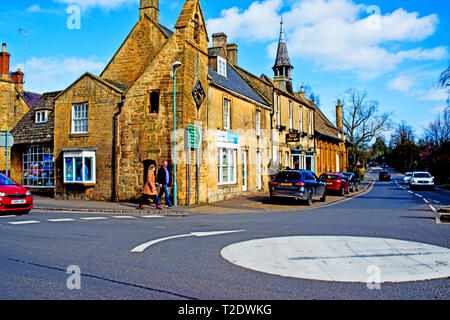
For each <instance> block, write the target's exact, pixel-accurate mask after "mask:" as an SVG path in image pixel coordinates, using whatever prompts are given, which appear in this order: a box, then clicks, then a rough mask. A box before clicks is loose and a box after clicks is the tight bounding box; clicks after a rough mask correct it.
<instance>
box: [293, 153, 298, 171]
mask: <svg viewBox="0 0 450 320" xmlns="http://www.w3.org/2000/svg"><path fill="white" fill-rule="evenodd" d="M291 159H292V164H291V168H292V169H294V170H300V156H299V155H293V156H292V157H291Z"/></svg>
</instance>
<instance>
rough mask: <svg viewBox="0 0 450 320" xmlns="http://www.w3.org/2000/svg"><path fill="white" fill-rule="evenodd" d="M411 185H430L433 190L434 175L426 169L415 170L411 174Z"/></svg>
mask: <svg viewBox="0 0 450 320" xmlns="http://www.w3.org/2000/svg"><path fill="white" fill-rule="evenodd" d="M409 187H410V189H415V188H419V187H428V188H430V189H432V190H433V189H434V177H432V176H431V174H430V173H428V172H426V171H415V172H414V173H413V174H412V176H411V180H410V181H409Z"/></svg>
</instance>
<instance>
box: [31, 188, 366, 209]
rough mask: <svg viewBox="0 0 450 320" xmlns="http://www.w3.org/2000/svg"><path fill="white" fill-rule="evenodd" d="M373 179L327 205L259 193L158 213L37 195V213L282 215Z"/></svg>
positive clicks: (111, 203)
mask: <svg viewBox="0 0 450 320" xmlns="http://www.w3.org/2000/svg"><path fill="white" fill-rule="evenodd" d="M371 182H372V180H368V181H363V182H361V189H360V191H359V192H355V193H351V194H350V195H346V196H345V197H339V196H334V195H329V196H328V198H327V202H325V203H322V202H319V201H314V203H313V205H312V206H311V207H307V206H304V205H302V204H299V203H298V202H295V201H283V202H282V201H280V202H279V203H271V202H270V198H269V194H259V195H252V196H244V197H239V198H234V199H229V200H224V201H220V202H216V203H212V204H203V205H200V206H195V207H191V208H189V207H178V208H171V209H169V208H167V207H165V206H163V210H162V211H161V210H156V208H154V207H153V206H145V209H144V210H139V209H138V205H137V204H133V203H124V202H119V203H117V202H101V201H86V200H55V199H53V198H50V197H43V196H38V195H35V196H34V197H33V200H34V208H33V209H34V210H50V211H62V212H82V213H104V214H105V213H113V214H114V213H115V214H140V215H166V216H187V215H190V214H229V213H250V212H251V213H258V212H279V211H293V210H308V209H314V208H317V207H323V206H329V205H332V204H335V203H337V202H341V201H346V200H348V199H351V198H353V197H355V196H358V195H361V194H362V193H364V192H366V191H367V190H368V189H369V187H370V186H371V185H372V184H371Z"/></svg>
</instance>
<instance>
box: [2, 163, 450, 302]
mask: <svg viewBox="0 0 450 320" xmlns="http://www.w3.org/2000/svg"><path fill="white" fill-rule="evenodd" d="M376 174H377V172H376V171H375V172H374V176H376ZM394 178H395V179H398V180H400V176H394ZM395 179H394V180H393V181H390V182H377V183H376V184H375V186H374V188H373V190H372V191H370V192H369V193H367V194H365V195H362V196H360V197H357V198H355V199H352V200H350V201H346V202H342V203H339V204H336V205H334V206H328V207H323V208H316V209H312V210H298V211H294V212H261V211H255V213H245V214H239V213H234V214H225V215H223V214H221V215H214V214H195V215H191V216H188V217H157V216H154V217H143V216H118V215H102V214H81V213H80V214H78V213H73V212H72V213H59V212H45V211H40V212H38V211H32V212H31V214H30V215H28V216H1V217H0V268H1V270H2V272H1V273H0V284H1V285H0V287H1V289H2V290H0V299H12V300H15V299H28V300H29V299H31V300H33V299H39V300H41V299H57V300H58V299H64V300H66V299H69V300H78V299H82V300H85V299H89V300H91V299H94V300H95V299H108V300H111V299H112V300H115V299H121V300H140V299H145V300H150V299H151V300H153V299H157V300H197V299H200V300H254V299H257V300H279V299H286V300H302V299H308V300H309V299H345V300H347V299H351V300H354V299H377V300H378V299H430V300H435V299H445V300H448V299H449V298H450V281H449V276H450V273H449V272H450V271H449V270H450V269H449V268H450V255H449V254H448V252H449V250H450V225H447V224H444V223H437V222H438V221H437V219H436V217H437V214H436V213H435V212H433V211H432V209H431V208H430V207H429V204H428V203H426V202H425V201H424V200H423V199H424V198H425V199H430V200H431V201H433V200H435V201H439V202H440V203H441V204H442V203H445V202H447V203H450V201H449V200H450V198H449V196H448V193H446V191H439V190H438V191H437V192H428V191H424V192H422V191H417V192H414V193H409V192H408V190H404V189H402V188H401V187H402V185H401V184H400V186H398V185H397V182H396V181H395ZM416 194H418V195H422V196H423V197H424V198H421V197H419V196H417V195H416ZM427 201H428V200H427ZM299 208H300V209H301V205H300V206H299ZM144 244H147V245H144ZM149 244H150V245H149ZM143 245H144V246H143ZM137 247H139V248H140V249H142V250H137V251H138V252H132V251H133V249H135V248H137ZM426 259H428V260H426ZM252 261H256V263H255V265H251V262H252ZM311 263H312V264H311ZM70 266H77V267H78V268H79V270H80V271H81V277H80V282H79V283H78V282H77V281H75V282H71V283H72V284H77V283H78V284H79V285H80V288H79V290H78V289H77V288H75V289H74V290H70V289H69V288H68V286H67V283H68V280H69V281H70V280H71V279H72V280H73V279H74V278H71V277H72V274H71V273H67V269H68V268H69V267H70ZM349 268H350V269H351V270H359V271H360V274H357V273H358V272H350V273H349V272H345V270H350V269H349ZM352 268H353V269H352ZM358 268H360V269H358ZM256 269H260V270H256ZM377 275H378V276H379V277H378V278H377V277H376V276H377ZM353 276H354V279H353V278H352V277H353ZM372 276H375V277H372ZM420 277H424V278H426V279H433V280H412V279H416V278H417V279H418V278H420ZM383 278H384V279H386V280H385V281H384V280H382V279H383ZM374 279H375V280H374ZM372 280H374V281H372ZM373 284H375V286H373ZM69 287H70V286H69ZM369 287H370V288H369Z"/></svg>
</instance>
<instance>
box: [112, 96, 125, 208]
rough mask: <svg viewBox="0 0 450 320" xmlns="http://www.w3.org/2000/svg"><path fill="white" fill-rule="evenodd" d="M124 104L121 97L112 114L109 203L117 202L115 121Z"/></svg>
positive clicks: (123, 97) (123, 98)
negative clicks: (117, 108)
mask: <svg viewBox="0 0 450 320" xmlns="http://www.w3.org/2000/svg"><path fill="white" fill-rule="evenodd" d="M124 102H125V95H122V99H121V100H120V102H119V103H117V107H119V111H117V112H116V113H115V114H114V125H113V143H112V145H113V146H112V161H111V163H112V190H111V202H116V201H117V190H116V189H117V188H116V185H117V172H116V171H117V119H118V117H119V115H120V114H121V113H122V107H123V104H124Z"/></svg>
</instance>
